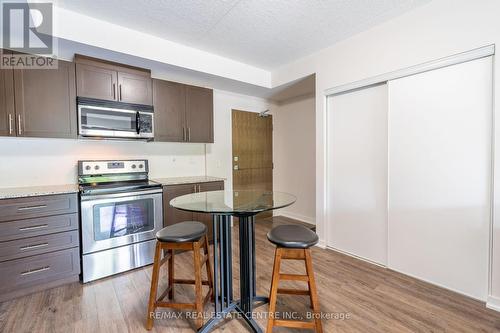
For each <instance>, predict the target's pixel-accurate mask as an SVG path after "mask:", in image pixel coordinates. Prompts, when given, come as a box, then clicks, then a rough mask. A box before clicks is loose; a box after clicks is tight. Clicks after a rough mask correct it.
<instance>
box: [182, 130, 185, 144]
mask: <svg viewBox="0 0 500 333" xmlns="http://www.w3.org/2000/svg"><path fill="white" fill-rule="evenodd" d="M182 141H186V127H182Z"/></svg>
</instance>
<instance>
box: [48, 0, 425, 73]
mask: <svg viewBox="0 0 500 333" xmlns="http://www.w3.org/2000/svg"><path fill="white" fill-rule="evenodd" d="M429 1H430V0H92V1H89V0H55V3H56V5H57V6H60V7H63V8H66V9H69V10H73V11H76V12H79V13H81V14H84V15H88V16H92V17H95V18H98V19H102V20H105V21H108V22H111V23H114V24H118V25H122V26H126V27H128V28H131V29H135V30H138V31H142V32H145V33H149V34H151V35H155V36H158V37H161V38H164V39H168V40H171V41H174V42H178V43H181V44H184V45H187V46H192V47H196V48H198V49H202V50H205V51H209V52H212V53H214V54H218V55H221V56H225V57H228V58H232V59H234V60H238V61H241V62H244V63H247V64H250V65H254V66H258V67H261V68H264V69H273V68H275V67H278V66H281V65H284V64H286V63H289V62H291V61H294V60H296V59H298V58H300V57H302V56H305V55H307V54H310V53H313V52H315V51H318V50H320V49H322V48H325V47H327V46H330V45H332V44H333V43H335V42H337V41H339V40H342V39H345V38H348V37H350V36H352V35H354V34H356V33H358V32H360V31H363V30H366V29H368V28H370V27H372V26H374V25H376V24H379V23H381V22H383V21H386V20H388V19H390V18H392V17H395V16H397V15H400V14H402V13H404V12H405V11H408V10H410V9H413V8H415V7H417V6H419V5H422V4H424V3H427V2H429Z"/></svg>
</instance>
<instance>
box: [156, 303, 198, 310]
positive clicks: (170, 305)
mask: <svg viewBox="0 0 500 333" xmlns="http://www.w3.org/2000/svg"><path fill="white" fill-rule="evenodd" d="M155 307H161V308H172V309H196V304H194V303H173V302H162V301H160V302H156V303H155Z"/></svg>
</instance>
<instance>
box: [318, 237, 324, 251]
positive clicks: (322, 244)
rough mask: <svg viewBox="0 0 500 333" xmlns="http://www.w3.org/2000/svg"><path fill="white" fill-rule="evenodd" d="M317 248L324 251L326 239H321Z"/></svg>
mask: <svg viewBox="0 0 500 333" xmlns="http://www.w3.org/2000/svg"><path fill="white" fill-rule="evenodd" d="M316 246H317V247H319V248H320V249H323V250H324V249H326V241H325V240H324V239H320V240H319V242H318V244H316Z"/></svg>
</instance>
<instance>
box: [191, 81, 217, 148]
mask: <svg viewBox="0 0 500 333" xmlns="http://www.w3.org/2000/svg"><path fill="white" fill-rule="evenodd" d="M213 121H214V95H213V90H212V89H207V88H201V87H193V86H186V127H187V138H188V140H187V141H189V142H214V124H213Z"/></svg>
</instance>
